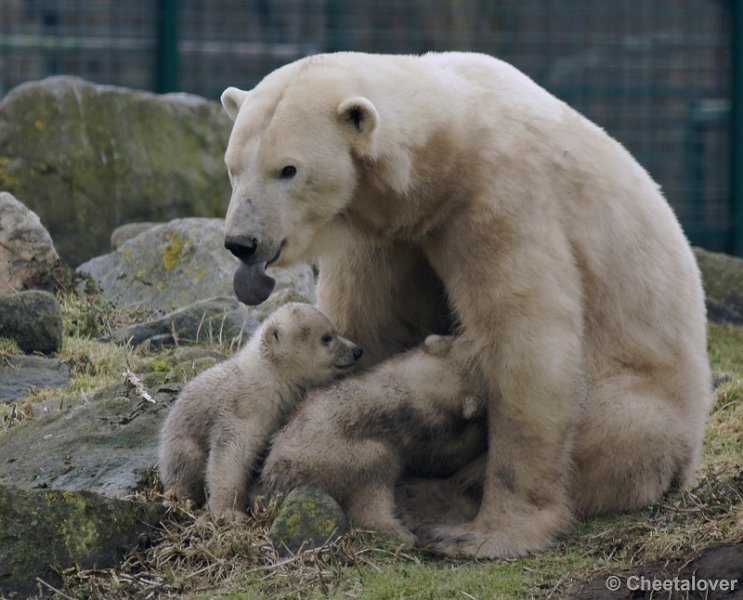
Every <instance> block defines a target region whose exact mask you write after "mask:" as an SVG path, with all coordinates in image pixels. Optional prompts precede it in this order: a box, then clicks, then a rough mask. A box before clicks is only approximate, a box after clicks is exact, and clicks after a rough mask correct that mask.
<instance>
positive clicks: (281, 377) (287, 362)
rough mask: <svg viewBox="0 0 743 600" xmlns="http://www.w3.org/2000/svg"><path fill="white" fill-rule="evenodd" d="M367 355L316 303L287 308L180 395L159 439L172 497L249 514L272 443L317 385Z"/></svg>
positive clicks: (218, 510) (230, 512) (215, 509)
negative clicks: (256, 477) (252, 490)
mask: <svg viewBox="0 0 743 600" xmlns="http://www.w3.org/2000/svg"><path fill="white" fill-rule="evenodd" d="M361 354H362V350H361V348H359V347H358V346H356V345H355V344H354V343H352V342H351V341H349V340H347V339H345V338H342V337H341V336H339V335H338V332H337V331H336V329H335V327H334V326H333V324H332V323H331V322H330V320H329V319H328V318H327V317H326V316H325V315H324V314H323V313H322V312H320V311H319V310H317V309H316V308H315V307H313V306H310V305H309V304H301V303H289V304H285V305H283V306H282V307H280V308H279V309H278V310H276V311H275V312H274V313H273V314H271V315H270V316H269V317H268V319H266V320H265V321H264V322H263V324H262V325H261V327H260V328H259V329H258V330H257V331H256V332H255V333H254V334H253V336H252V337H251V339H250V341H249V342H248V343H247V344H246V345H245V347H244V348H243V349H242V350H240V351H239V352H238V353H237V354H236V355H235V356H234V357H232V358H231V359H228V360H226V361H224V362H222V363H220V364H218V365H216V366H214V367H212V368H211V369H208V370H206V371H204V372H203V373H201V374H200V375H199V376H198V377H196V378H195V379H194V380H193V381H191V382H190V383H189V384H188V385H187V386H186V387H185V388H184V389H183V391H182V392H181V394H180V396H179V397H178V399H177V400H176V402H175V404H174V405H173V408H172V409H171V410H170V413H169V414H168V417H167V418H166V420H165V423H164V425H163V428H162V431H161V434H160V448H159V470H160V479H161V480H162V483H163V486H164V488H165V490H166V495H169V496H171V497H177V498H187V499H190V500H192V501H194V502H195V503H197V504H202V503H203V502H204V499H205V494H204V488H205V487H206V491H207V492H208V496H209V498H208V506H209V509H210V510H211V511H212V512H214V513H217V514H222V515H235V514H239V513H242V512H243V511H244V510H245V507H246V504H247V501H248V498H249V488H250V486H251V483H252V481H251V478H252V474H253V471H254V470H255V468H256V467H257V463H258V461H259V459H260V457H261V456H262V453H263V451H264V449H265V446H266V444H267V443H268V440H269V439H270V437H271V435H273V434H274V433H275V432H276V431H277V430H278V429H279V428H280V427H281V425H282V424H283V423H284V422H285V421H286V419H287V418H288V417H289V415H290V414H291V413H292V412H293V411H294V409H295V408H296V405H297V403H298V402H299V401H300V400H301V399H302V398H303V396H304V392H305V391H306V390H307V389H309V388H312V387H315V386H318V385H321V384H323V383H327V382H329V381H331V380H333V379H335V378H337V377H339V376H341V375H343V374H344V373H347V372H348V371H350V370H351V369H352V368H353V367H354V365H355V364H356V361H357V360H358V359H359V358H360V357H361Z"/></svg>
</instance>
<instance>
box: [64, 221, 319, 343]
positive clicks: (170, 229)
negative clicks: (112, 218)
mask: <svg viewBox="0 0 743 600" xmlns="http://www.w3.org/2000/svg"><path fill="white" fill-rule="evenodd" d="M238 264H239V262H238V260H237V259H236V258H235V257H234V256H232V255H231V254H230V253H229V252H227V250H225V248H224V220H223V219H206V218H196V217H192V218H186V219H174V220H173V221H170V222H168V223H164V224H162V225H158V226H156V227H153V228H151V229H149V230H147V231H145V232H143V233H141V234H140V235H138V236H136V237H135V238H133V239H130V240H128V241H126V242H124V243H123V244H122V245H121V247H120V248H119V249H118V250H116V251H115V252H110V253H108V254H106V255H103V256H98V257H96V258H94V259H92V260H90V261H88V262H86V263H84V264H82V265H80V267H79V268H78V272H80V273H83V274H87V275H90V276H91V277H92V278H93V279H94V280H95V281H96V283H97V285H98V286H99V287H100V288H101V292H102V294H103V297H104V298H105V299H106V300H107V301H108V302H110V303H111V304H113V305H115V306H120V307H128V308H135V307H136V308H144V309H149V310H155V311H161V313H168V312H170V311H173V310H176V309H178V308H182V307H185V306H188V305H190V304H193V303H195V302H199V301H203V300H207V299H210V298H213V297H215V296H221V297H223V298H224V297H227V298H234V291H233V283H232V281H233V277H234V274H235V270H236V269H237V267H238ZM271 275H272V276H273V277H275V278H276V290H277V291H280V290H283V289H285V288H291V289H293V290H295V291H297V293H298V294H299V295H300V296H301V297H302V298H303V299H304V301H305V302H312V301H313V300H314V293H315V291H314V287H315V281H314V276H313V273H312V269H311V268H310V267H309V266H308V265H297V266H295V267H290V268H286V269H278V268H277V269H272V270H271ZM233 304H234V302H233ZM226 308H227V307H226V305H225V303H224V302H222V303H221V304H220V306H219V307H218V310H217V313H223V312H224V311H223V309H226ZM230 310H232V309H230ZM232 312H234V310H233V311H232ZM244 312H245V311H243V314H242V316H240V315H238V317H237V320H238V321H239V323H240V324H239V325H237V330H238V331H239V330H240V328H241V325H242V321H243V318H244V317H245V316H246V315H245V314H244ZM189 314H190V313H189ZM203 316H204V311H203V310H200V309H199V307H196V311H195V312H194V313H193V314H191V317H193V318H195V319H196V323H195V327H194V329H200V331H199V333H200V336H203V335H205V334H206V333H207V332H208V331H211V333H212V334H213V337H219V336H220V327H219V326H218V325H219V322H215V323H214V324H213V327H212V328H211V329H210V328H209V327H206V328H204V327H201V328H199V327H198V325H200V324H201V319H202V317H203ZM221 316H224V315H223V314H221V315H220V317H221ZM172 317H173V319H171V320H174V321H183V322H186V321H189V319H190V317H189V318H186V317H187V315H184V314H182V313H179V314H178V315H172ZM191 320H193V319H191ZM166 321H167V320H166ZM166 321H161V322H159V323H158V324H156V325H158V327H160V329H163V326H166V327H167V328H166V329H165V330H163V331H158V333H161V334H168V333H172V329H171V328H170V327H169V326H167V325H164V324H165V322H166ZM217 321H218V320H217ZM230 321H232V320H230ZM202 325H203V324H202ZM254 328H255V327H253V328H252V329H254ZM230 329H234V327H230ZM252 329H251V331H252ZM194 333H195V332H194ZM146 337H148V336H145V338H146ZM141 341H143V340H141Z"/></svg>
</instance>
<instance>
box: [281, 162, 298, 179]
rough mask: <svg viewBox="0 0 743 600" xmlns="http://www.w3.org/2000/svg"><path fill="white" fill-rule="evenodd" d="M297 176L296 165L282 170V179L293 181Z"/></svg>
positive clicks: (287, 166)
mask: <svg viewBox="0 0 743 600" xmlns="http://www.w3.org/2000/svg"><path fill="white" fill-rule="evenodd" d="M296 174H297V167H295V166H294V165H286V166H285V167H284V168H283V169H281V173H280V176H281V179H291V178H292V177H294V176H295V175H296Z"/></svg>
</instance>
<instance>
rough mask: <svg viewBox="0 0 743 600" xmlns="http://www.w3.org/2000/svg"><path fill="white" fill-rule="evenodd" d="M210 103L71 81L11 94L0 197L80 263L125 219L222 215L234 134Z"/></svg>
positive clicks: (0, 119) (4, 119) (2, 136)
mask: <svg viewBox="0 0 743 600" xmlns="http://www.w3.org/2000/svg"><path fill="white" fill-rule="evenodd" d="M231 125H232V124H231V122H230V120H229V118H228V117H227V116H226V115H225V114H224V112H223V111H222V108H221V106H220V105H219V104H218V103H216V102H210V101H207V100H204V99H202V98H198V97H196V96H189V95H185V94H169V95H165V96H158V95H154V94H149V93H145V92H140V91H134V90H130V89H125V88H117V87H111V86H102V85H94V84H92V83H89V82H87V81H84V80H82V79H77V78H73V77H50V78H48V79H44V80H42V81H35V82H30V83H26V84H23V85H21V86H18V87H17V88H15V89H14V90H12V91H11V92H9V93H8V94H7V95H6V96H5V98H4V99H3V100H2V102H0V189H5V190H7V191H9V192H11V193H12V194H14V195H15V196H16V197H17V198H20V199H22V200H23V202H25V203H26V204H27V205H28V206H29V207H30V208H31V209H33V210H34V211H35V212H36V213H38V215H39V216H40V217H41V220H42V221H43V222H44V223H45V224H46V226H47V228H48V229H49V232H50V233H51V235H52V238H53V239H54V242H55V245H56V247H57V250H58V251H59V254H60V255H61V256H62V258H63V259H65V260H66V261H67V262H69V263H71V264H73V265H78V264H80V263H81V262H83V261H85V260H87V259H89V258H91V257H93V256H97V255H99V254H101V253H103V252H106V251H107V250H108V245H109V235H110V233H111V231H112V230H113V229H114V228H115V227H116V226H117V225H120V224H122V223H128V222H132V221H167V220H170V219H173V218H176V217H179V216H183V215H196V216H218V215H222V214H224V211H225V208H226V205H227V201H228V199H229V195H230V186H229V181H228V177H227V171H226V168H225V166H224V151H225V148H226V145H227V139H228V137H229V132H230V129H231Z"/></svg>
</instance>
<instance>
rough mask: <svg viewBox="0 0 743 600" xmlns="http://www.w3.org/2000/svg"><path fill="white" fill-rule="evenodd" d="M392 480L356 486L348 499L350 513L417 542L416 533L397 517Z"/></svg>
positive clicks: (401, 538) (354, 516) (375, 525)
mask: <svg viewBox="0 0 743 600" xmlns="http://www.w3.org/2000/svg"><path fill="white" fill-rule="evenodd" d="M395 512H396V507H395V494H394V490H393V484H392V482H384V483H382V482H379V483H376V484H375V483H369V484H368V485H360V486H359V487H357V488H355V489H354V490H353V491H352V493H351V494H350V497H349V499H348V515H349V516H350V517H352V518H354V519H356V520H358V521H359V522H360V523H363V524H364V525H366V526H369V527H372V528H374V529H377V530H379V531H381V532H383V533H389V534H391V535H394V536H395V537H397V538H399V539H400V540H402V541H403V542H405V543H406V544H413V543H415V535H413V532H411V531H410V530H409V529H408V528H407V527H405V526H404V525H403V524H402V523H401V522H400V520H399V519H397V518H396V517H395Z"/></svg>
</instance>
